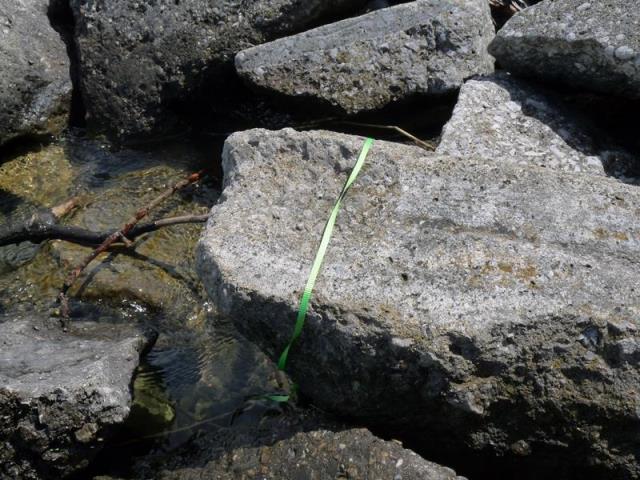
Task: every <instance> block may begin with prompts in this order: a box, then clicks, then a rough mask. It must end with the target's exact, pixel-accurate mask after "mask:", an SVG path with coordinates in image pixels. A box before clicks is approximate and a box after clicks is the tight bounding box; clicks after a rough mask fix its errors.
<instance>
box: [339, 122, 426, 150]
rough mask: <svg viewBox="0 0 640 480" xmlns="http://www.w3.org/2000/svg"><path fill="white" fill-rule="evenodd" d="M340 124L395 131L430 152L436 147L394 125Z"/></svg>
mask: <svg viewBox="0 0 640 480" xmlns="http://www.w3.org/2000/svg"><path fill="white" fill-rule="evenodd" d="M340 123H342V124H343V125H353V126H355V127H365V128H381V129H384V130H395V131H396V132H398V133H399V134H400V135H404V136H405V137H407V138H408V139H410V140H412V141H413V142H415V143H416V145H418V146H419V147H422V148H424V149H425V150H429V151H430V152H433V151H434V150H435V149H436V147H435V146H434V145H433V144H431V143H428V142H425V141H424V140H420V139H419V138H418V137H416V136H414V135H411V134H410V133H409V132H407V131H406V130H403V129H402V128H400V127H398V126H396V125H378V124H375V123H360V122H350V121H346V120H344V121H341V122H340Z"/></svg>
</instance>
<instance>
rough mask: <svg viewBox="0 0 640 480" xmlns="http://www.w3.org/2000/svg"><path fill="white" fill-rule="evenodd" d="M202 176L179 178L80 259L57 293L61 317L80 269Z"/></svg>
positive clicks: (67, 307) (198, 174) (66, 315)
mask: <svg viewBox="0 0 640 480" xmlns="http://www.w3.org/2000/svg"><path fill="white" fill-rule="evenodd" d="M203 176H204V171H200V172H197V173H193V174H191V175H189V176H188V177H187V178H185V179H184V180H181V181H179V182H178V183H176V184H175V185H173V186H172V187H171V188H169V189H167V190H165V191H164V192H163V193H162V194H160V195H159V196H158V197H156V198H155V199H154V200H153V201H152V202H151V203H150V204H149V205H147V206H146V207H143V208H141V209H140V210H138V211H137V212H136V213H135V215H134V216H133V217H131V218H130V219H129V221H127V223H125V224H124V225H123V227H122V228H121V229H120V230H117V231H115V232H113V233H112V234H111V235H109V236H108V237H107V238H106V239H105V240H104V241H103V242H102V243H101V244H100V245H98V246H97V247H96V248H95V250H93V252H91V253H90V254H89V255H87V256H86V257H85V259H84V260H83V261H82V263H80V265H78V266H77V267H76V268H74V269H73V270H72V271H71V272H70V273H69V275H68V276H67V278H66V280H65V281H64V284H63V285H62V289H61V290H60V293H59V294H58V300H59V302H60V313H61V315H62V318H69V299H68V298H67V292H68V291H69V289H70V288H71V287H72V286H73V284H74V283H75V281H76V280H77V279H78V277H79V276H80V274H82V271H83V270H84V269H85V268H87V266H88V265H89V264H90V263H91V262H92V261H93V260H94V259H95V258H96V257H97V256H98V255H100V254H101V253H103V252H105V251H106V250H107V249H108V248H109V247H110V246H111V245H112V244H113V243H115V242H117V241H118V240H122V238H126V237H127V234H128V233H129V232H130V231H131V230H132V229H133V227H135V226H136V224H137V223H138V222H139V221H140V220H142V219H143V218H144V217H146V216H147V215H148V214H149V212H150V211H151V210H152V209H154V208H155V207H157V206H158V205H159V204H161V203H162V202H163V201H164V200H166V199H167V198H169V197H170V196H171V195H173V194H174V193H175V192H177V191H178V190H181V189H183V188H184V187H187V186H189V185H191V184H193V183H195V182H198V181H199V180H200V179H201V178H202V177H203ZM63 326H64V325H63Z"/></svg>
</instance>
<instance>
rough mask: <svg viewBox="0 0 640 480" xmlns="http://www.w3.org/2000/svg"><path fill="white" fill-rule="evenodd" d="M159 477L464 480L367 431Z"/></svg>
mask: <svg viewBox="0 0 640 480" xmlns="http://www.w3.org/2000/svg"><path fill="white" fill-rule="evenodd" d="M160 478H161V479H162V480H196V479H202V478H215V479H217V480H240V479H242V480H250V479H251V480H252V479H255V478H260V479H273V480H275V479H293V478H300V479H303V478H304V479H305V480H322V479H329V478H331V479H333V478H336V479H338V478H354V479H355V478H362V479H364V478H371V479H394V478H402V479H404V480H418V479H419V480H458V479H460V480H462V477H458V476H457V475H456V474H455V472H454V471H453V470H451V469H449V468H445V467H441V466H440V465H437V464H435V463H431V462H428V461H427V460H425V459H423V458H421V457H419V456H418V455H416V454H415V453H414V452H412V451H411V450H406V449H404V448H402V446H401V445H400V444H398V443H396V442H393V441H384V440H381V439H379V438H376V437H374V436H373V435H372V434H371V433H370V432H369V431H368V430H364V429H354V430H344V431H341V432H332V431H328V430H316V431H312V432H303V433H302V432H301V433H298V434H296V435H294V436H292V437H291V438H288V439H285V440H281V441H279V442H277V443H275V444H274V445H271V446H262V447H244V448H237V449H234V450H232V451H230V452H228V453H226V454H224V455H222V456H221V457H220V458H219V459H217V460H215V461H212V462H210V463H208V464H207V465H205V466H204V467H195V468H185V469H181V470H176V471H173V472H167V473H165V474H164V475H162V476H161V477H160Z"/></svg>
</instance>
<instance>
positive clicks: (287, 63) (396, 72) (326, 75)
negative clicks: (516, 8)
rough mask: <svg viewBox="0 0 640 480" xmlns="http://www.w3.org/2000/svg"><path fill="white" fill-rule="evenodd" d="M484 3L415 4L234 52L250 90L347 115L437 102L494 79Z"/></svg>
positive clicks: (423, 0)
mask: <svg viewBox="0 0 640 480" xmlns="http://www.w3.org/2000/svg"><path fill="white" fill-rule="evenodd" d="M493 36H494V30H493V25H492V23H491V14H490V11H489V6H488V4H487V2H486V0H455V1H454V0H418V1H416V2H410V3H406V4H402V5H398V6H395V7H391V8H385V9H382V10H377V11H375V12H371V13H368V14H366V15H362V16H360V17H356V18H351V19H347V20H343V21H341V22H337V23H334V24H330V25H325V26H322V27H319V28H316V29H314V30H310V31H307V32H304V33H301V34H298V35H295V36H292V37H288V38H282V39H279V40H276V41H273V42H271V43H267V44H264V45H259V46H257V47H253V48H250V49H247V50H244V51H242V52H240V53H239V54H238V55H237V56H236V62H235V63H236V70H237V71H238V73H239V74H240V76H241V77H242V78H243V79H244V80H246V81H247V82H248V83H249V84H250V85H252V86H254V87H256V88H259V89H266V90H267V91H270V92H275V93H278V94H284V95H287V96H289V97H297V98H305V99H312V100H314V101H315V102H318V103H321V104H324V105H330V106H331V107H334V108H337V109H338V110H340V111H342V112H346V113H349V114H351V113H357V112H361V111H367V110H374V109H377V108H380V107H384V106H385V105H387V104H389V103H391V102H394V101H397V100H402V99H407V98H410V97H411V96H413V95H431V96H435V95H442V94H446V93H450V92H452V91H455V90H457V89H458V88H459V87H460V85H461V84H462V82H463V81H464V79H466V78H467V77H470V76H472V75H474V74H478V73H489V72H492V71H493V58H491V56H490V55H489V54H488V53H487V45H488V43H489V42H490V41H491V39H492V38H493Z"/></svg>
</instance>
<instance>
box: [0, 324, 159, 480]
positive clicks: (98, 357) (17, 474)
mask: <svg viewBox="0 0 640 480" xmlns="http://www.w3.org/2000/svg"><path fill="white" fill-rule="evenodd" d="M151 340H152V338H150V336H149V335H147V334H146V333H143V332H142V331H140V330H139V329H138V328H136V327H133V326H130V325H122V324H120V325H113V324H100V323H96V322H78V323H74V324H73V327H71V331H70V332H63V331H62V329H61V328H60V326H59V324H58V322H57V321H56V320H55V319H47V320H39V319H33V318H28V319H14V320H7V321H4V322H3V323H0V419H2V423H0V477H2V478H29V479H32V478H33V479H37V478H43V479H44V478H62V477H63V476H66V475H68V474H70V473H73V472H75V471H77V470H80V469H82V468H85V467H86V466H87V465H88V464H89V461H90V460H91V459H92V458H93V457H94V456H95V455H96V454H97V453H98V451H99V450H100V448H101V446H102V444H103V442H104V440H105V439H106V438H108V436H109V435H110V434H111V433H112V430H113V427H115V426H117V425H119V424H121V423H122V422H124V420H125V419H126V418H127V416H128V414H129V408H130V404H131V391H130V384H131V381H132V377H133V373H134V370H135V368H136V367H137V366H138V361H139V357H140V354H141V352H142V351H143V350H144V349H145V348H146V347H147V346H149V344H150V342H151ZM5 476H6V477H5Z"/></svg>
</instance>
